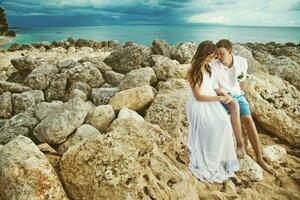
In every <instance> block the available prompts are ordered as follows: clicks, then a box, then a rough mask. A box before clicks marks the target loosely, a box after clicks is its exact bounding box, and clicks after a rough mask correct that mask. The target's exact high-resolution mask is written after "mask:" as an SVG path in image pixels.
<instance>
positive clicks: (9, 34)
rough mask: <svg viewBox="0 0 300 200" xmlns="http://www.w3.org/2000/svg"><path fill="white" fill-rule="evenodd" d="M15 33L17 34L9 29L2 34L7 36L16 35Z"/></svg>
mask: <svg viewBox="0 0 300 200" xmlns="http://www.w3.org/2000/svg"><path fill="white" fill-rule="evenodd" d="M16 35H17V34H16V32H15V31H13V30H9V31H7V32H6V33H5V34H4V36H8V37H16Z"/></svg>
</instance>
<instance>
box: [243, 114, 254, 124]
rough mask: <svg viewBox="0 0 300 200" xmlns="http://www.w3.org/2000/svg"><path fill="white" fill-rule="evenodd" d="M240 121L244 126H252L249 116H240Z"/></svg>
mask: <svg viewBox="0 0 300 200" xmlns="http://www.w3.org/2000/svg"><path fill="white" fill-rule="evenodd" d="M241 120H242V122H243V124H244V125H245V126H250V125H252V124H254V121H253V119H252V117H251V115H246V116H242V117H241Z"/></svg>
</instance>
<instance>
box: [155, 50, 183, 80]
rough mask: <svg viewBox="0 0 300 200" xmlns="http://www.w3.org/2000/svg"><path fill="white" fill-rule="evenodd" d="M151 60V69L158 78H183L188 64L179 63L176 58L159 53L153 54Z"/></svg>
mask: <svg viewBox="0 0 300 200" xmlns="http://www.w3.org/2000/svg"><path fill="white" fill-rule="evenodd" d="M152 60H153V62H154V63H155V64H154V66H153V69H154V71H155V74H156V76H157V79H158V80H162V81H166V80H167V79H169V78H185V77H186V75H187V71H188V69H189V65H180V64H179V63H178V62H177V61H176V60H171V59H170V58H168V57H164V56H159V55H153V56H152Z"/></svg>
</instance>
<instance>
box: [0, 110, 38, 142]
mask: <svg viewBox="0 0 300 200" xmlns="http://www.w3.org/2000/svg"><path fill="white" fill-rule="evenodd" d="M37 124H38V120H37V119H36V118H34V117H32V116H30V115H28V114H25V113H21V114H18V115H15V116H13V117H12V118H10V119H9V120H8V121H6V122H5V124H4V125H3V126H2V127H1V128H0V144H6V143H8V142H9V141H11V140H13V139H14V138H16V137H17V136H19V135H23V136H26V137H29V136H30V134H31V133H32V130H33V128H34V127H35V126H36V125H37Z"/></svg>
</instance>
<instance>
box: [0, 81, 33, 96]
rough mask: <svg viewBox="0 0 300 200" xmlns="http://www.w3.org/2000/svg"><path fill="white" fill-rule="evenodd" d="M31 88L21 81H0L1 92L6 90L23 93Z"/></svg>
mask: <svg viewBox="0 0 300 200" xmlns="http://www.w3.org/2000/svg"><path fill="white" fill-rule="evenodd" d="M29 90H32V89H31V88H30V87H27V86H24V85H22V84H19V83H13V82H7V81H0V94H3V93H4V92H11V93H22V92H25V91H29Z"/></svg>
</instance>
